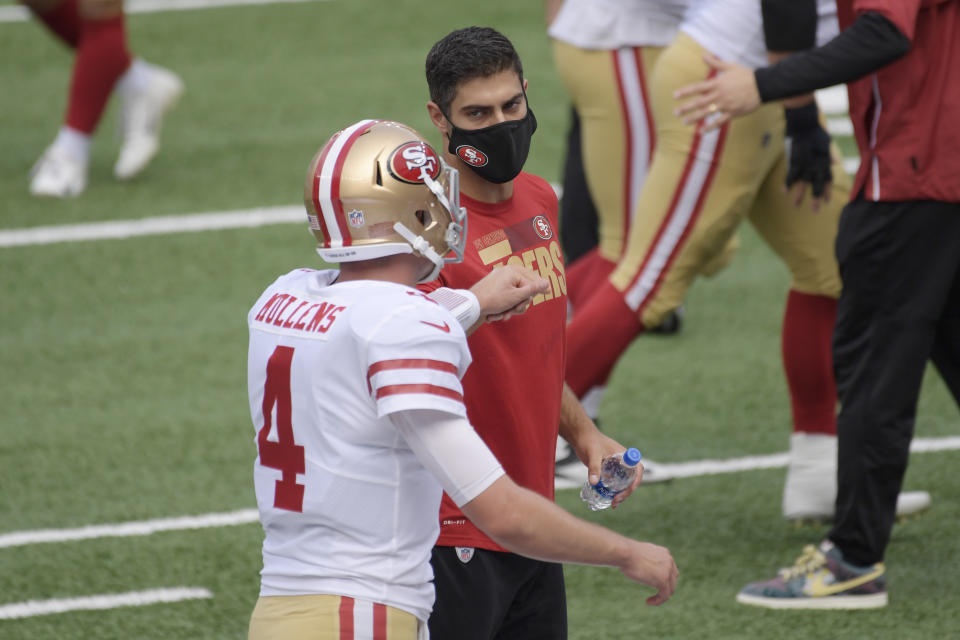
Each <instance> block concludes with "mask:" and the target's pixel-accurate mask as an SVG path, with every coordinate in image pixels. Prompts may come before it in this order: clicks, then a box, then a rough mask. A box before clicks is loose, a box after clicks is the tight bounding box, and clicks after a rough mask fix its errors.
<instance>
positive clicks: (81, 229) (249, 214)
mask: <svg viewBox="0 0 960 640" xmlns="http://www.w3.org/2000/svg"><path fill="white" fill-rule="evenodd" d="M291 222H302V223H303V225H304V227H306V226H307V214H306V212H305V211H304V208H303V205H291V206H283V207H260V208H256V209H247V210H244V211H218V212H212V213H193V214H187V215H177V216H157V217H152V218H142V219H140V220H108V221H105V222H88V223H85V224H71V225H59V226H45V227H30V228H26V229H8V230H6V231H0V247H23V246H27V245H37V244H54V243H57V242H82V241H85V240H106V239H116V238H132V237H135V236H150V235H159V234H164V233H184V232H195V231H211V230H214V229H236V228H240V227H261V226H264V225H269V224H287V223H291Z"/></svg>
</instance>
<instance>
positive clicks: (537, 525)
mask: <svg viewBox="0 0 960 640" xmlns="http://www.w3.org/2000/svg"><path fill="white" fill-rule="evenodd" d="M390 419H391V421H392V422H393V424H394V426H396V428H397V430H398V431H399V432H400V435H401V436H402V437H403V439H404V441H405V442H406V443H407V445H408V446H409V447H410V449H411V450H412V451H413V452H414V454H415V455H416V456H417V459H418V460H419V461H420V462H421V464H423V466H424V467H426V468H427V469H428V470H429V471H430V472H431V473H432V474H433V475H434V477H436V478H437V480H438V481H439V482H440V484H441V486H443V488H444V490H445V491H446V492H447V494H448V495H449V496H450V497H451V498H452V499H453V501H454V502H455V503H456V504H457V505H458V506H459V507H460V508H461V509H462V510H463V513H464V514H465V515H466V516H467V517H468V518H470V521H471V522H473V523H474V524H475V525H477V526H478V527H479V528H480V529H481V530H482V531H483V532H484V533H486V534H487V535H488V536H490V537H491V538H493V539H494V540H495V541H496V542H497V543H498V544H501V545H503V546H504V547H505V548H507V549H509V550H510V551H513V552H514V553H518V554H521V555H524V556H528V557H531V558H536V559H538V560H545V561H548V562H574V563H579V564H592V565H603V566H610V567H616V568H618V569H620V571H622V572H623V574H624V575H625V576H627V577H628V578H630V579H631V580H634V581H635V582H639V583H641V584H645V585H648V586H651V587H653V588H654V589H656V590H657V593H656V594H654V595H652V596H650V597H649V598H647V603H648V604H653V605H656V604H662V603H664V602H666V601H667V599H668V598H669V597H670V596H671V595H672V594H673V592H674V590H675V589H676V584H677V576H678V575H679V572H678V570H677V566H676V564H675V563H674V561H673V557H672V556H671V555H670V552H669V551H668V550H667V549H665V548H664V547H661V546H658V545H655V544H651V543H647V542H640V541H637V540H632V539H630V538H627V537H624V536H622V535H620V534H618V533H615V532H613V531H611V530H609V529H606V528H604V527H600V526H598V525H595V524H591V523H589V522H586V521H585V520H581V519H579V518H576V517H574V516H572V515H570V514H569V513H567V512H566V511H564V510H563V509H561V508H560V507H558V506H556V505H555V504H553V503H552V502H551V501H549V500H547V499H546V498H544V497H543V496H541V495H539V494H537V493H534V492H532V491H529V490H527V489H524V488H521V487H519V486H517V484H516V483H514V482H513V481H512V480H510V478H508V477H507V476H506V475H504V472H503V469H502V468H501V467H500V464H499V463H498V462H497V460H496V458H494V456H493V454H492V453H491V452H490V449H489V448H487V446H486V445H485V444H484V442H483V440H481V439H480V436H479V435H477V432H476V431H474V430H473V427H471V426H470V423H469V422H467V420H466V419H465V418H461V417H457V416H454V415H451V414H447V413H443V412H440V411H429V410H410V411H400V412H396V413H392V414H390Z"/></svg>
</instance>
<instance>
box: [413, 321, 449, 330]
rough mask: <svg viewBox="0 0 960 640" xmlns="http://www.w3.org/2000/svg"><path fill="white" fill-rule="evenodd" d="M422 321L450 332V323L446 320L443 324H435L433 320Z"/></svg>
mask: <svg viewBox="0 0 960 640" xmlns="http://www.w3.org/2000/svg"><path fill="white" fill-rule="evenodd" d="M420 322H422V323H423V324H425V325H427V326H430V327H435V328H437V329H440V331H443V332H444V333H450V325H448V324H447V323H446V322H444V323H443V324H435V323H433V322H427V321H426V320H421V321H420Z"/></svg>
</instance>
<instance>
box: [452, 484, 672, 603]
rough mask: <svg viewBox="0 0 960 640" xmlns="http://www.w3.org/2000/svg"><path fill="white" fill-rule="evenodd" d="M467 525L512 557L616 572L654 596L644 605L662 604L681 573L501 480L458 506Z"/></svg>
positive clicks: (659, 553) (642, 545)
mask: <svg viewBox="0 0 960 640" xmlns="http://www.w3.org/2000/svg"><path fill="white" fill-rule="evenodd" d="M461 509H462V510H463V513H464V514H465V515H466V516H467V517H468V518H470V521H471V522H473V523H474V524H475V525H477V526H478V527H480V529H481V530H483V532H484V533H486V534H487V535H488V536H490V537H491V538H493V539H494V540H495V541H496V542H497V543H498V544H501V545H503V546H504V547H506V548H507V549H510V550H511V551H513V552H514V553H519V554H521V555H524V556H527V557H530V558H536V559H538V560H544V561H547V562H573V563H577V564H589V565H601V566H608V567H616V568H617V569H620V571H621V572H622V573H623V575H625V576H626V577H627V578H629V579H630V580H633V581H634V582H639V583H641V584H645V585H647V586H650V587H653V588H654V589H656V590H657V592H656V593H655V594H654V595H652V596H650V597H649V598H647V604H650V605H659V604H663V603H664V602H666V601H667V600H668V599H669V598H670V596H671V595H673V592H674V591H675V590H676V587H677V578H678V577H679V570H678V569H677V565H676V563H675V562H674V561H673V557H672V556H671V555H670V552H669V551H668V550H667V549H666V548H664V547H661V546H659V545H655V544H651V543H649V542H640V541H638V540H633V539H631V538H627V537H625V536H622V535H620V534H618V533H616V532H614V531H611V530H610V529H607V528H605V527H601V526H599V525H595V524H592V523H590V522H587V521H586V520H581V519H580V518H576V517H574V516H572V515H570V514H569V513H567V512H566V511H564V510H563V509H561V508H560V507H558V506H557V505H555V504H553V503H552V502H550V501H549V500H547V499H546V498H544V497H543V496H541V495H539V494H537V493H534V492H532V491H529V490H528V489H524V488H522V487H519V486H517V485H516V484H515V483H514V482H513V481H512V480H510V478H508V477H507V476H503V477H501V478H500V479H498V480H497V481H496V482H494V483H493V484H492V485H490V487H489V488H487V490H486V491H484V492H483V493H481V494H480V495H479V496H477V497H476V498H474V499H473V500H471V501H470V502H468V503H467V504H465V505H463V506H461Z"/></svg>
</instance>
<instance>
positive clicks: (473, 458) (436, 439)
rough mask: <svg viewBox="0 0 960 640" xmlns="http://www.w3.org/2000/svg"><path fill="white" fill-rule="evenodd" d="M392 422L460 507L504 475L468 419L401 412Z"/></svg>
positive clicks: (392, 416) (426, 411) (420, 411)
mask: <svg viewBox="0 0 960 640" xmlns="http://www.w3.org/2000/svg"><path fill="white" fill-rule="evenodd" d="M390 420H391V422H393V424H394V426H395V427H396V428H397V430H398V431H399V432H400V435H401V436H403V439H404V440H405V441H406V443H407V446H409V447H410V449H411V450H412V451H413V453H414V455H415V456H416V457H417V460H419V461H420V464H422V465H423V466H424V467H426V469H427V471H429V472H430V473H432V474H433V476H434V477H435V478H436V479H437V481H438V482H439V483H440V485H441V486H442V487H443V490H444V491H446V492H447V495H449V496H450V497H451V498H452V499H453V501H454V502H455V503H456V505H457V506H458V507H462V506H463V505H465V504H466V503H468V502H470V501H471V500H473V499H474V498H476V497H477V496H478V495H480V494H481V493H483V491H484V490H485V489H487V487H489V486H490V485H491V484H493V482H494V481H495V480H496V479H497V478H499V477H500V476H502V475H504V473H505V472H504V470H503V467H502V466H500V463H499V462H498V461H497V459H496V457H495V456H494V455H493V453H492V452H491V451H490V449H489V447H487V445H486V444H485V443H484V442H483V440H481V439H480V436H479V435H477V432H476V431H474V429H473V427H472V426H471V425H470V423H469V422H467V420H466V419H464V418H462V417H459V416H454V415H452V414H449V413H444V412H442V411H431V410H429V409H417V410H410V411H397V412H395V413H391V414H390Z"/></svg>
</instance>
